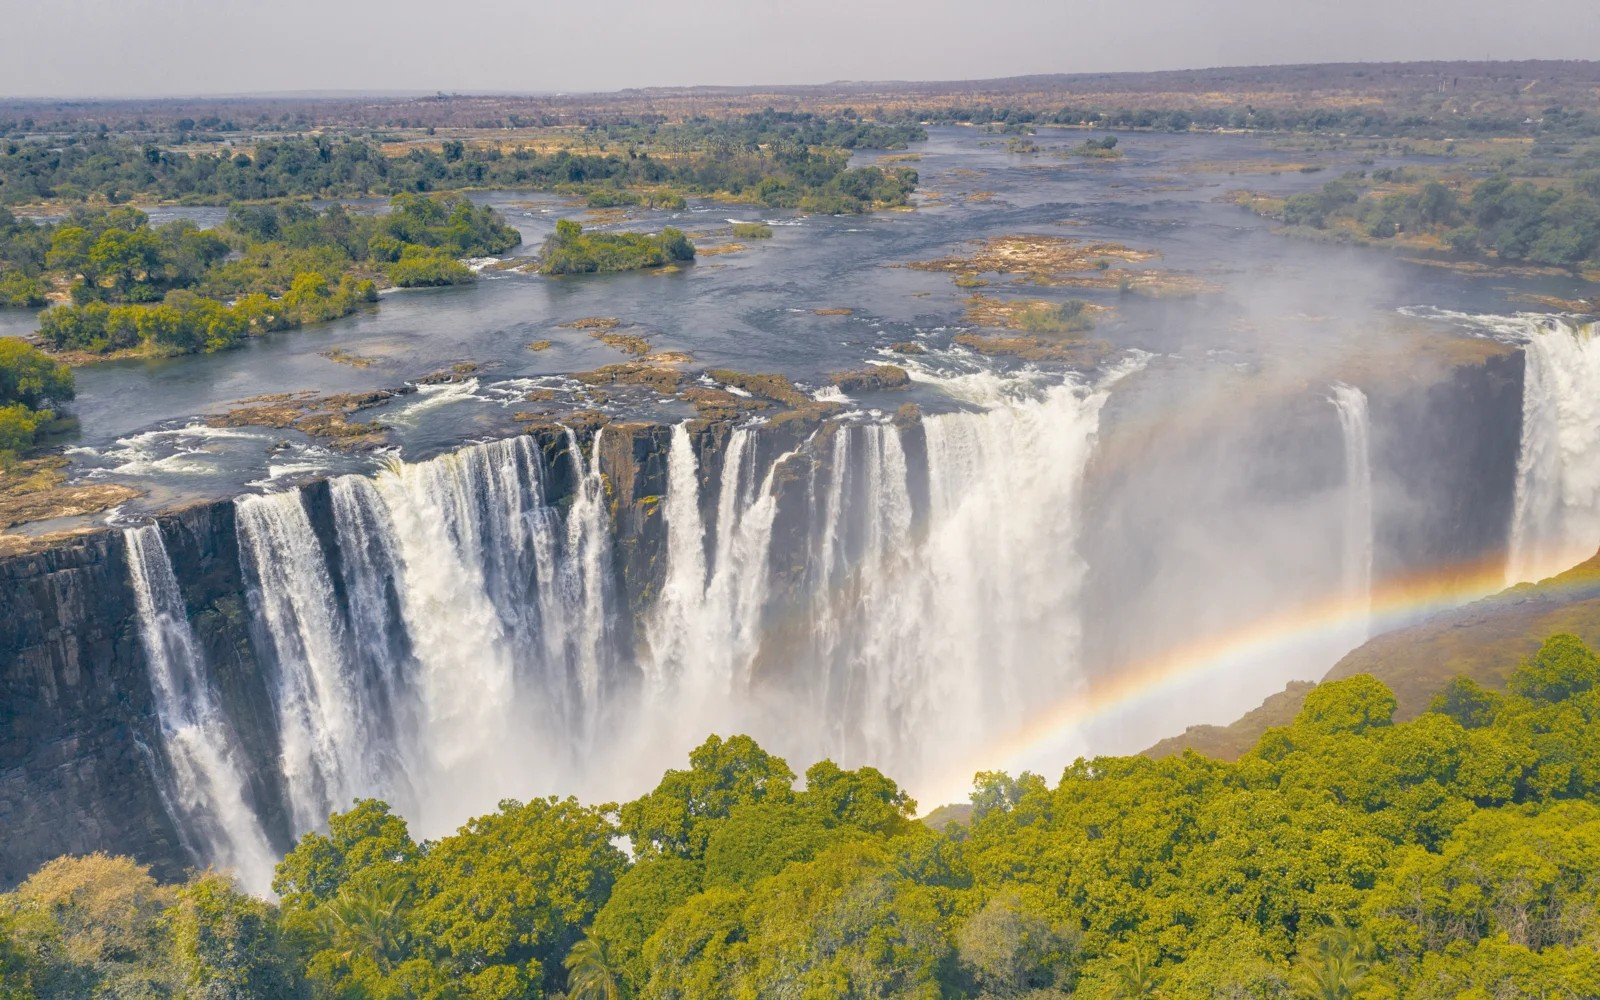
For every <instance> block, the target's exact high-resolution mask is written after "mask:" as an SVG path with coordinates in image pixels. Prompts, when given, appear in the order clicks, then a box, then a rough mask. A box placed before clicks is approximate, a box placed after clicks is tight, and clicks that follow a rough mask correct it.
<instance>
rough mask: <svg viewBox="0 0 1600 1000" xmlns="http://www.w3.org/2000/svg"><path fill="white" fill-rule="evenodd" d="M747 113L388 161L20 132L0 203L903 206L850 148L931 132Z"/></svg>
mask: <svg viewBox="0 0 1600 1000" xmlns="http://www.w3.org/2000/svg"><path fill="white" fill-rule="evenodd" d="M750 118H751V119H753V120H749V121H747V120H743V119H741V120H738V121H734V122H711V121H709V120H703V121H696V122H693V123H690V125H688V126H683V127H680V128H675V129H668V130H661V129H660V128H659V127H658V126H654V125H649V124H640V125H632V126H628V127H627V128H626V129H620V130H619V131H618V132H617V133H616V136H615V141H616V142H617V143H618V145H622V146H624V148H621V149H618V150H614V151H597V152H594V153H587V152H581V151H580V152H577V153H574V152H571V151H568V150H559V151H556V152H551V153H542V152H537V151H535V150H531V149H527V148H523V147H518V148H514V149H510V150H506V149H502V148H500V147H499V146H496V145H480V144H469V143H464V142H461V141H459V140H446V141H443V142H441V143H440V144H439V147H438V148H437V149H433V148H424V147H420V146H419V147H415V148H411V149H409V150H407V151H406V152H404V153H401V154H399V155H395V156H389V155H386V154H385V152H384V149H383V147H382V146H380V145H379V144H378V143H376V142H373V141H370V140H366V139H355V138H345V139H332V138H326V137H319V138H297V139H284V140H280V141H271V142H262V143H258V144H255V145H254V146H252V147H250V148H245V147H240V148H239V149H238V150H237V151H234V152H229V151H227V150H221V151H217V152H209V151H197V152H192V153H191V152H188V151H185V150H182V149H169V148H165V147H162V146H158V145H155V144H152V143H142V142H135V141H132V140H127V139H120V138H115V137H102V136H92V137H87V138H69V139H67V140H65V141H63V142H60V143H49V142H42V141H32V140H29V141H15V140H11V141H7V142H5V143H3V144H0V204H27V203H36V202H40V201H47V200H53V199H58V200H63V201H98V200H105V201H107V202H110V203H112V204H118V203H122V202H126V201H129V200H131V199H134V198H141V199H160V200H169V201H183V202H189V203H229V202H234V201H255V200H265V199H273V198H289V197H351V196H363V195H373V194H380V195H386V194H397V193H401V192H413V193H414V192H427V191H446V190H456V189H462V188H502V189H519V190H540V191H549V190H575V191H576V192H577V193H587V191H588V189H591V188H594V187H597V186H599V187H608V188H613V189H626V188H630V187H641V186H656V187H663V188H672V189H676V190H677V191H678V192H679V193H680V195H681V194H682V193H688V194H707V195H709V194H720V195H727V196H732V197H735V198H743V199H745V200H750V201H758V202H760V203H762V204H765V205H768V206H771V207H777V208H806V209H808V210H811V211H822V212H832V213H845V212H862V211H867V210H869V209H870V208H872V207H873V206H874V205H879V204H901V203H903V202H904V201H905V199H906V197H907V196H908V195H909V194H910V192H911V191H912V190H914V189H915V187H916V183H917V175H916V172H915V171H913V170H907V169H901V170H895V171H882V170H879V169H877V168H875V167H863V168H857V169H851V168H850V166H849V160H850V153H849V149H850V148H854V147H861V146H868V145H872V144H874V143H879V144H893V145H898V146H902V147H903V146H904V145H905V144H906V143H907V142H909V141H911V140H912V139H916V138H922V137H923V135H924V134H923V132H922V130H921V128H920V126H915V125H900V126H894V127H892V128H886V127H883V126H877V125H868V124H864V123H859V122H853V123H852V122H847V121H846V120H843V119H840V120H824V119H817V118H814V117H813V116H805V115H802V116H783V115H777V114H776V113H773V115H772V117H771V119H770V120H768V118H767V116H763V115H756V116H750ZM601 144H602V145H603V144H604V142H603V141H602V143H601ZM647 146H648V147H650V148H644V147H647ZM651 148H653V149H655V151H656V152H655V155H652V153H651V151H650V149H651Z"/></svg>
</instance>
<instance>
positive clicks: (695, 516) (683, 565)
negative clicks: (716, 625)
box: [645, 422, 706, 695]
mask: <svg viewBox="0 0 1600 1000" xmlns="http://www.w3.org/2000/svg"><path fill="white" fill-rule="evenodd" d="M661 513H662V516H663V517H664V518H665V519H666V523H667V574H666V579H665V580H664V581H663V583H662V586H661V599H660V604H659V605H658V609H657V612H656V615H655V618H654V620H653V621H652V623H651V627H650V634H649V642H650V646H651V648H652V651H653V655H652V656H651V657H650V658H649V660H648V661H647V663H646V674H645V677H646V680H647V682H648V684H649V691H650V693H651V694H652V695H661V694H664V693H665V692H666V691H668V690H669V689H670V688H671V687H672V685H673V683H674V681H675V680H676V678H677V674H678V672H679V671H681V670H682V668H683V664H685V663H686V662H688V660H689V658H690V657H691V656H692V655H693V653H694V651H695V650H697V649H699V648H700V647H701V645H702V642H701V641H700V639H701V637H700V635H699V625H700V617H701V607H702V605H703V603H704V598H705V590H706V549H705V545H706V538H705V523H704V520H703V519H702V518H701V516H700V481H699V463H698V462H697V461H696V459H695V455H694V445H693V443H692V442H691V441H690V440H689V425H688V423H687V422H685V423H681V424H677V425H676V426H674V427H673V428H672V439H671V443H670V445H669V447H668V451H667V495H666V499H665V500H664V501H663V502H662V505H661Z"/></svg>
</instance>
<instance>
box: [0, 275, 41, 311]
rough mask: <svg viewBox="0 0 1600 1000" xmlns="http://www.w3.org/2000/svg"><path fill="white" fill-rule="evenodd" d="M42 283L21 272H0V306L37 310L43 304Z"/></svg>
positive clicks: (36, 278)
mask: <svg viewBox="0 0 1600 1000" xmlns="http://www.w3.org/2000/svg"><path fill="white" fill-rule="evenodd" d="M45 292H46V289H45V285H44V281H43V280H41V279H40V278H38V277H36V276H30V275H27V274H24V273H22V272H21V271H0V306H10V307H12V308H23V309H29V308H38V307H39V306H42V305H44V303H45Z"/></svg>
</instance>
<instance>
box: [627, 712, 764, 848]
mask: <svg viewBox="0 0 1600 1000" xmlns="http://www.w3.org/2000/svg"><path fill="white" fill-rule="evenodd" d="M794 777H795V775H794V772H793V771H791V770H790V769H789V765H788V763H786V762H785V761H784V760H783V759H782V758H780V757H774V756H772V755H771V754H769V753H767V752H766V751H765V750H763V749H761V747H760V746H758V745H757V744H756V741H755V740H753V739H751V738H750V737H748V736H734V737H731V738H729V739H728V740H727V741H723V740H722V738H721V737H718V736H712V737H709V738H708V739H707V740H706V741H705V742H704V743H702V744H701V745H700V746H698V747H696V748H695V749H694V750H693V751H691V752H690V754H689V770H687V771H677V770H672V771H668V772H667V773H666V774H665V775H663V776H662V779H661V783H660V784H658V785H657V786H656V788H655V790H654V791H652V792H651V793H650V794H648V795H646V796H644V797H643V798H640V799H636V800H634V801H633V802H629V803H628V804H627V805H624V806H623V807H622V811H621V814H620V815H621V823H620V825H621V828H622V832H623V833H624V834H625V835H626V836H627V837H628V839H629V840H631V841H632V842H633V850H634V853H635V854H636V855H637V856H639V857H650V856H653V855H656V854H676V855H679V856H681V857H689V858H698V857H700V856H702V855H704V854H705V849H706V842H707V841H708V840H709V838H710V827H711V824H712V823H713V822H714V821H716V820H720V819H726V818H727V817H728V815H729V814H730V813H731V812H732V811H733V808H734V806H737V805H743V804H753V803H759V802H779V803H781V802H788V801H790V800H791V799H792V798H793V797H794V790H793V785H794Z"/></svg>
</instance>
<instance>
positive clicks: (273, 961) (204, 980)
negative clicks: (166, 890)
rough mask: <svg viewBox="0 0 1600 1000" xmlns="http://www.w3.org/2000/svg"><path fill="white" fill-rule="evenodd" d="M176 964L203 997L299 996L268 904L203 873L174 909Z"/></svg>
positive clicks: (185, 889)
mask: <svg viewBox="0 0 1600 1000" xmlns="http://www.w3.org/2000/svg"><path fill="white" fill-rule="evenodd" d="M171 919H172V931H173V938H174V942H175V944H176V946H177V953H178V967H179V968H180V969H181V970H182V972H183V974H184V977H185V978H186V980H187V982H188V984H189V989H190V992H191V994H192V995H195V996H200V997H205V998H206V1000H257V998H260V997H286V998H287V997H297V996H301V995H303V992H304V990H303V985H302V983H301V981H300V977H299V975H298V972H297V971H296V970H295V968H294V966H293V964H292V962H291V960H290V958H289V956H288V954H287V951H286V949H285V948H284V946H283V943H282V941H281V939H280V938H279V935H278V925H277V920H276V914H275V912H274V911H273V908H272V907H271V906H269V905H268V904H266V903H264V902H262V901H261V900H259V899H256V898H254V897H252V896H248V895H245V894H244V893H242V892H239V891H238V890H237V889H236V888H234V886H233V883H232V881H231V880H229V879H228V878H227V877H226V876H223V875H218V874H215V873H210V872H208V873H205V874H203V875H200V876H199V877H197V878H196V879H195V880H194V881H192V882H190V883H189V884H188V885H186V886H184V887H183V889H182V890H180V891H179V893H178V902H177V906H176V907H175V908H174V911H173V914H172V918H171Z"/></svg>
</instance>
